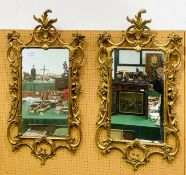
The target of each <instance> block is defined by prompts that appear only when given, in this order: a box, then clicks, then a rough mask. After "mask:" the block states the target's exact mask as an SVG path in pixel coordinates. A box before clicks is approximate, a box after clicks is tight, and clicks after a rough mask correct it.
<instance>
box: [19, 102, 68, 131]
mask: <svg viewBox="0 0 186 175" xmlns="http://www.w3.org/2000/svg"><path fill="white" fill-rule="evenodd" d="M28 107H29V103H28V102H23V108H22V116H23V118H22V119H23V121H22V132H25V131H26V130H28V128H29V125H40V126H42V125H43V126H53V127H54V126H56V127H59V126H62V125H63V126H64V125H65V126H67V125H68V118H67V114H66V113H64V112H61V113H59V114H55V112H54V108H50V109H49V110H47V111H46V113H45V114H43V115H40V114H30V113H29V112H28Z"/></svg>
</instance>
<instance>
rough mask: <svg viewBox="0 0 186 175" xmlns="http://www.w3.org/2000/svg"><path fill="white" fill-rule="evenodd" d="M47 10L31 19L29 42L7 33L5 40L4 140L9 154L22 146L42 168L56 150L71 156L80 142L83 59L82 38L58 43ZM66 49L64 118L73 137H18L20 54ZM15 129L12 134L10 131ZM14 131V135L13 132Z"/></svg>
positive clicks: (19, 123) (20, 118) (75, 35)
mask: <svg viewBox="0 0 186 175" xmlns="http://www.w3.org/2000/svg"><path fill="white" fill-rule="evenodd" d="M51 12H52V11H51V10H46V11H45V12H44V14H43V15H42V16H41V18H36V17H35V16H34V19H35V20H36V21H38V22H39V23H40V25H38V26H36V28H35V29H34V31H33V35H32V38H31V39H30V41H29V42H27V43H23V42H22V41H21V40H20V34H19V33H18V32H16V31H13V32H12V33H9V34H8V36H7V39H8V42H9V45H10V46H9V48H8V51H7V55H8V60H9V63H10V70H11V83H10V86H9V90H10V94H11V110H10V114H9V119H8V122H9V123H8V128H7V137H8V140H9V142H10V143H11V144H12V149H13V151H15V150H18V149H19V148H20V147H22V146H27V147H29V148H30V149H31V151H32V154H33V155H34V156H35V157H37V158H39V159H40V160H41V162H42V165H43V164H44V163H45V161H46V160H47V159H48V158H51V157H53V156H54V155H55V154H56V152H57V150H59V149H60V148H66V149H68V150H69V151H72V152H74V151H75V150H76V149H77V147H78V146H79V144H80V142H81V127H80V125H81V122H80V119H81V114H80V110H79V101H78V100H79V95H80V93H81V85H80V70H81V64H82V62H83V58H84V52H83V48H82V44H83V43H84V38H85V36H83V35H81V34H78V33H76V34H73V35H72V36H73V38H72V41H71V42H70V43H64V42H62V41H61V39H60V37H59V34H58V31H57V30H56V29H55V27H54V26H53V24H54V23H55V22H56V21H57V19H51V20H49V19H48V13H51ZM25 47H26V48H33V47H37V48H43V49H48V48H56V47H57V48H66V49H68V50H69V55H70V57H69V65H70V66H69V67H70V68H69V73H70V80H69V91H70V93H69V96H70V102H69V109H70V110H69V114H68V124H69V126H68V129H69V130H71V129H72V128H73V131H76V136H75V137H74V136H73V135H71V132H70V131H69V135H66V137H62V138H48V137H36V138H35V137H33V138H30V137H29V138H25V137H23V136H22V134H21V133H20V126H21V121H22V110H21V109H22V108H21V106H22V104H21V101H22V99H21V93H22V92H21V86H22V79H21V73H22V72H21V71H22V70H21V69H22V60H21V59H20V58H21V51H22V49H23V48H25ZM15 128H16V129H17V131H16V132H15V130H14V129H15ZM13 130H14V131H13Z"/></svg>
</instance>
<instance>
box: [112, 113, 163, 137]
mask: <svg viewBox="0 0 186 175" xmlns="http://www.w3.org/2000/svg"><path fill="white" fill-rule="evenodd" d="M111 128H112V129H122V130H124V131H125V130H131V131H134V133H135V137H136V138H138V139H144V140H153V141H158V140H160V126H157V125H156V124H155V122H154V121H152V120H150V119H146V118H145V116H137V115H126V114H125V115H123V114H115V115H112V117H111Z"/></svg>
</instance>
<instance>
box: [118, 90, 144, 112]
mask: <svg viewBox="0 0 186 175" xmlns="http://www.w3.org/2000/svg"><path fill="white" fill-rule="evenodd" d="M143 102H144V94H143V93H140V92H125V91H120V92H119V113H123V114H139V115H143V114H144V105H143V104H144V103H143Z"/></svg>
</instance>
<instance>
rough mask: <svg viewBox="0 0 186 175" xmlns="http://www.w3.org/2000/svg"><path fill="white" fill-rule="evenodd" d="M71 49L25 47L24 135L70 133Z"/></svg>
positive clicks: (23, 60) (23, 59) (23, 76)
mask: <svg viewBox="0 0 186 175" xmlns="http://www.w3.org/2000/svg"><path fill="white" fill-rule="evenodd" d="M68 83H69V51H68V49H48V50H43V49H40V48H28V49H26V48H25V49H23V50H22V127H21V128H22V135H23V136H25V137H29V136H30V137H33V136H36V137H41V136H51V137H63V136H64V137H65V136H66V135H67V134H68V99H69V85H68Z"/></svg>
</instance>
